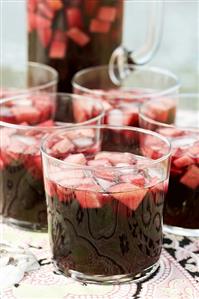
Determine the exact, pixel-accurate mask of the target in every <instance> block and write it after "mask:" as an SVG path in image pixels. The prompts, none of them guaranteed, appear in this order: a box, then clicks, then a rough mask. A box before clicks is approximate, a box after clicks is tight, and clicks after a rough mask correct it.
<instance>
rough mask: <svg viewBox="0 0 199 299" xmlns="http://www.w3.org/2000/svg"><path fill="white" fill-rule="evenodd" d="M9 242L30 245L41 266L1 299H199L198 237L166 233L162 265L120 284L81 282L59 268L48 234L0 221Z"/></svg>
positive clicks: (2, 232) (2, 231)
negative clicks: (141, 277) (137, 279)
mask: <svg viewBox="0 0 199 299" xmlns="http://www.w3.org/2000/svg"><path fill="white" fill-rule="evenodd" d="M0 231H1V236H3V237H4V239H6V240H7V241H8V242H12V243H13V242H14V243H18V244H19V243H20V244H21V245H23V246H25V247H28V248H29V249H30V250H31V252H32V253H33V254H35V256H36V257H37V260H38V262H39V264H40V268H39V270H36V271H32V272H29V273H28V274H26V275H25V276H24V278H23V280H22V281H21V282H20V283H19V284H16V285H15V286H13V287H12V288H9V289H6V290H2V291H1V298H2V299H66V298H67V299H80V298H81V299H91V298H92V299H112V298H114V299H122V298H127V299H128V298H131V299H132V298H134V299H199V238H187V237H183V236H175V235H172V234H164V248H163V250H162V254H161V259H160V266H159V268H158V269H157V271H156V272H155V273H154V274H153V276H151V278H150V279H147V280H146V281H144V282H142V283H136V284H135V283H126V284H121V285H109V286H102V285H93V284H87V285H85V284H82V283H79V282H76V281H74V280H73V279H72V278H66V277H64V276H63V275H61V274H59V273H57V272H56V270H55V268H54V266H53V264H52V261H51V256H50V249H49V242H48V234H47V233H33V232H27V231H22V230H18V229H16V228H13V227H9V226H7V225H5V224H0Z"/></svg>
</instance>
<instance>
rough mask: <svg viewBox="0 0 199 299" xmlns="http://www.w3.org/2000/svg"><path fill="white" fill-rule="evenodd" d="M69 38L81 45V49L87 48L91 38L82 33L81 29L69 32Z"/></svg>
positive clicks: (72, 29) (73, 29)
mask: <svg viewBox="0 0 199 299" xmlns="http://www.w3.org/2000/svg"><path fill="white" fill-rule="evenodd" d="M67 36H68V37H69V38H70V39H72V41H73V42H74V43H76V44H77V45H79V46H80V47H84V46H86V45H87V44H88V43H89V41H90V37H89V36H88V35H87V34H86V33H84V32H83V31H81V30H80V29H79V28H76V27H73V28H71V29H69V30H68V31H67Z"/></svg>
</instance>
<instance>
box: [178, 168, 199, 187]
mask: <svg viewBox="0 0 199 299" xmlns="http://www.w3.org/2000/svg"><path fill="white" fill-rule="evenodd" d="M180 182H181V183H182V184H184V185H185V186H187V187H188V188H191V189H196V188H197V187H199V167H197V166H196V165H191V166H190V167H189V168H188V169H187V171H186V172H185V174H184V175H183V176H182V178H181V179H180Z"/></svg>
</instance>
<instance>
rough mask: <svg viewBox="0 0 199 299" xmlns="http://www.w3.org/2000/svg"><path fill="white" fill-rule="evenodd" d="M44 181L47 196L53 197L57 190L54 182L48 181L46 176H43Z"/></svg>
mask: <svg viewBox="0 0 199 299" xmlns="http://www.w3.org/2000/svg"><path fill="white" fill-rule="evenodd" d="M44 183H45V190H46V193H47V194H48V195H49V196H52V197H54V196H55V194H56V190H57V188H56V184H55V183H54V182H52V181H49V180H48V179H47V178H45V180H44Z"/></svg>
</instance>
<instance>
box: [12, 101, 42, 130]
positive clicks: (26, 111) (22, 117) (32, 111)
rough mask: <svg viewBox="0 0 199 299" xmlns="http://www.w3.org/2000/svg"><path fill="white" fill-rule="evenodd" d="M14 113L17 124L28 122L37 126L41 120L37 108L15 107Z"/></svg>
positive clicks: (13, 108)
mask: <svg viewBox="0 0 199 299" xmlns="http://www.w3.org/2000/svg"><path fill="white" fill-rule="evenodd" d="M11 111H12V113H13V114H14V115H15V118H16V120H17V123H18V124H20V123H22V122H27V123H28V124H31V125H33V124H36V123H38V122H39V120H40V111H38V109H36V108H35V107H33V106H32V107H23V106H15V107H12V108H11Z"/></svg>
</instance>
